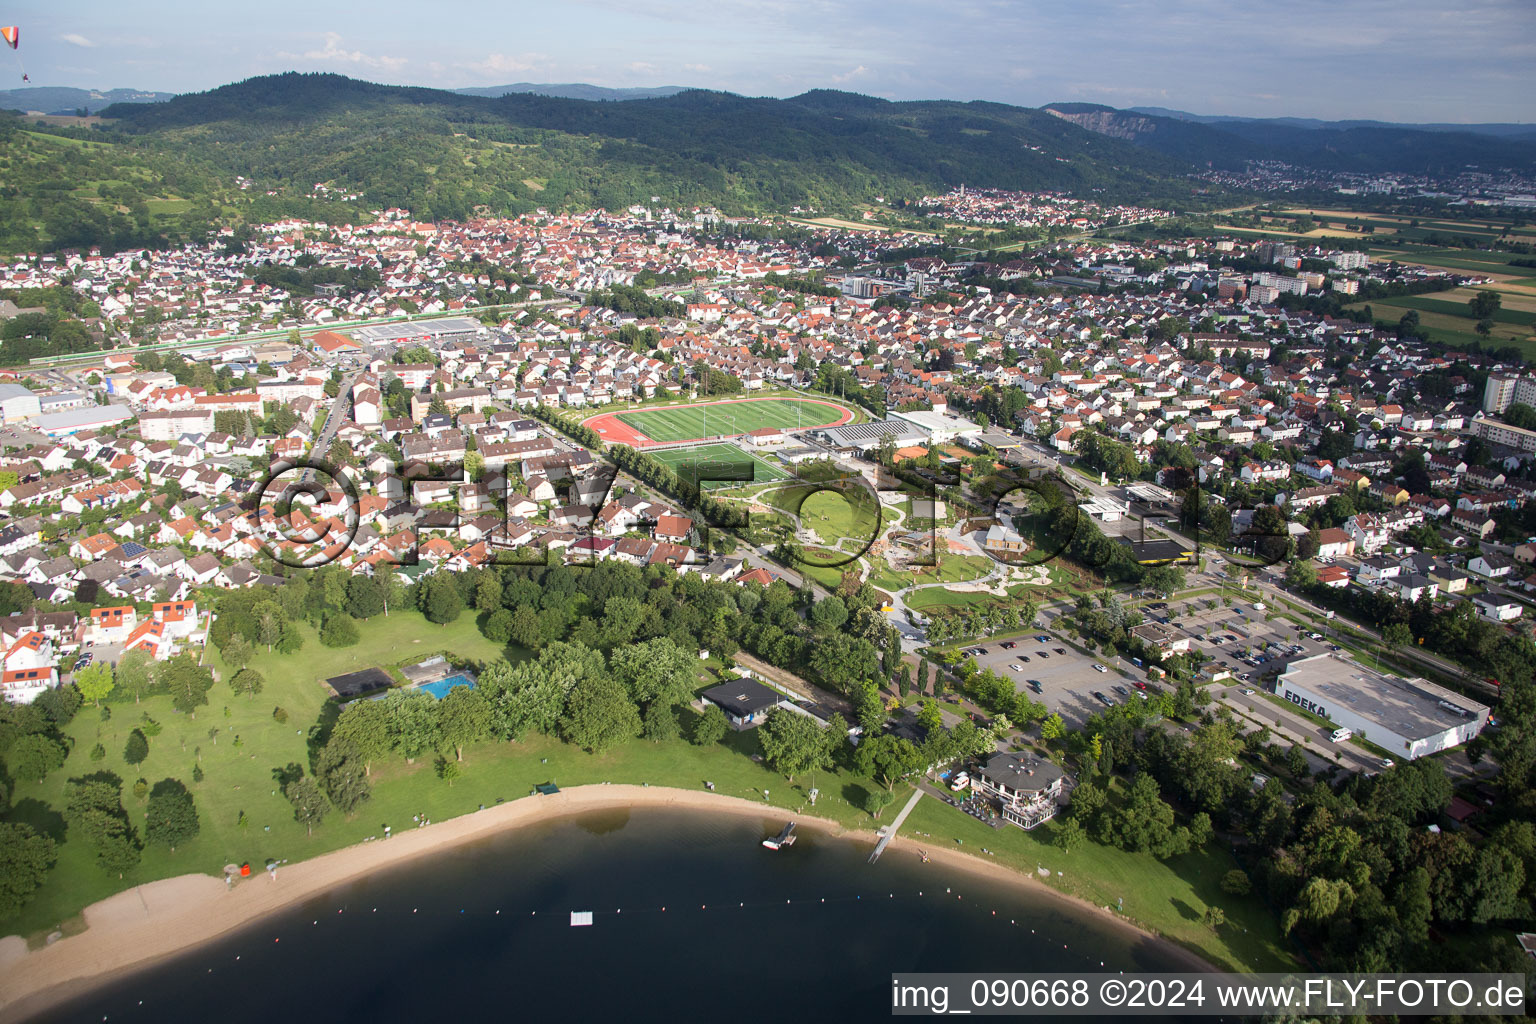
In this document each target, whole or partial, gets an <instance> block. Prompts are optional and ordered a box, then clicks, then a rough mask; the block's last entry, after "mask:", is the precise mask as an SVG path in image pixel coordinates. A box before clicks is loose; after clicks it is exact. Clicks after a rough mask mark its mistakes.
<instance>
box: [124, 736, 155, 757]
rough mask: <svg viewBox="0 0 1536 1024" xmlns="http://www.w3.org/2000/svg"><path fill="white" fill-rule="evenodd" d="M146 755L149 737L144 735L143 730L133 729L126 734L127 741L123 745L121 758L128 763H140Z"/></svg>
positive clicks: (147, 754)
mask: <svg viewBox="0 0 1536 1024" xmlns="http://www.w3.org/2000/svg"><path fill="white" fill-rule="evenodd" d="M148 756H149V739H148V738H147V737H146V736H145V735H144V730H142V729H135V730H133V731H132V732H130V733H129V734H128V743H127V744H126V745H125V746H124V747H123V760H124V761H127V762H128V763H129V764H142V763H143V762H144V759H145V758H146V757H148Z"/></svg>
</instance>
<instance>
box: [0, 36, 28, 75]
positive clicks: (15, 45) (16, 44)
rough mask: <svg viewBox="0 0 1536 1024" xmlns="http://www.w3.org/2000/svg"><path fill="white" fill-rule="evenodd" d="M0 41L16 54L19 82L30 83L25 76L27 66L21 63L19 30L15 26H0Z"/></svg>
mask: <svg viewBox="0 0 1536 1024" xmlns="http://www.w3.org/2000/svg"><path fill="white" fill-rule="evenodd" d="M0 39H4V40H5V45H6V46H9V47H10V48H11V51H12V52H13V53H15V54H16V63H17V65H19V66H20V68H21V80H22V81H23V82H30V81H32V79H31V78H29V77H28V76H27V66H26V65H25V64H22V63H21V52H20V51H21V29H20V28H19V27H17V26H15V25H0Z"/></svg>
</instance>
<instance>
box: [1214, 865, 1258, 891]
mask: <svg viewBox="0 0 1536 1024" xmlns="http://www.w3.org/2000/svg"><path fill="white" fill-rule="evenodd" d="M1221 891H1222V892H1224V893H1228V894H1229V895H1232V896H1246V895H1248V893H1250V892H1252V891H1253V883H1252V882H1251V881H1249V879H1248V876H1247V875H1246V874H1245V873H1243V872H1242V871H1240V870H1238V869H1237V868H1233V869H1232V870H1231V871H1228V872H1227V873H1226V874H1225V875H1222V876H1221Z"/></svg>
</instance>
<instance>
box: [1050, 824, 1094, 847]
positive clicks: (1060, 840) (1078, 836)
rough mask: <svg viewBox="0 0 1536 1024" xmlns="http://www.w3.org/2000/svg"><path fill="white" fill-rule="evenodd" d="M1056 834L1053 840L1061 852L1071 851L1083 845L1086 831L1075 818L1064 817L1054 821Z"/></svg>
mask: <svg viewBox="0 0 1536 1024" xmlns="http://www.w3.org/2000/svg"><path fill="white" fill-rule="evenodd" d="M1055 831H1056V835H1055V838H1054V842H1055V843H1056V847H1057V849H1059V850H1061V851H1062V852H1063V853H1071V852H1072V851H1073V850H1075V849H1077V848H1078V847H1079V846H1082V845H1083V840H1085V839H1087V838H1088V832H1087V830H1086V829H1084V828H1083V826H1082V823H1081V822H1079V821H1078V820H1077V819H1076V818H1066V819H1064V820H1058V821H1057V822H1056V830H1055Z"/></svg>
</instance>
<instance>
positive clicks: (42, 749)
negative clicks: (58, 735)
mask: <svg viewBox="0 0 1536 1024" xmlns="http://www.w3.org/2000/svg"><path fill="white" fill-rule="evenodd" d="M68 753H69V751H68V750H67V749H66V748H65V746H64V744H62V743H60V742H59V741H58V740H56V739H54V738H53V737H51V736H47V735H44V734H43V733H37V732H34V733H28V734H27V735H25V736H22V737H20V738H19V739H17V740H16V741H15V742H14V743H13V744H12V745H11V750H10V753H9V754H7V755H6V764H7V765H8V766H9V767H10V769H11V771H12V772H13V773H14V774H15V775H16V777H17V778H18V779H21V780H23V781H25V782H41V781H43V779H45V778H47V776H48V774H49V773H50V772H52V771H54V770H55V769H57V768H59V767H60V766H61V765H63V764H64V759H65V757H66V756H67V755H68Z"/></svg>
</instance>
